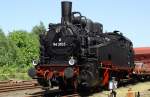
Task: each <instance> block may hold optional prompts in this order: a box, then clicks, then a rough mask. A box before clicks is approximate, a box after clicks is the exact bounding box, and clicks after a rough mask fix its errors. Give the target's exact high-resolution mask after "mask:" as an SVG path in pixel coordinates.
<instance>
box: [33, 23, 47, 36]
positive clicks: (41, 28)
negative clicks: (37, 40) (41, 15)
mask: <svg viewBox="0 0 150 97" xmlns="http://www.w3.org/2000/svg"><path fill="white" fill-rule="evenodd" d="M43 32H46V28H45V26H44V24H43V22H40V24H39V25H36V26H34V27H33V29H32V33H34V34H36V35H39V34H40V33H43Z"/></svg>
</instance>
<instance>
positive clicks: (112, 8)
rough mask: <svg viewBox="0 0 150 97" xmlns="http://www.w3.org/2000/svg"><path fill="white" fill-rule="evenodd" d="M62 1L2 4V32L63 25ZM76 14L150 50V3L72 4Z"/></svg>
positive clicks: (95, 0)
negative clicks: (41, 23)
mask: <svg viewBox="0 0 150 97" xmlns="http://www.w3.org/2000/svg"><path fill="white" fill-rule="evenodd" d="M61 1H62V0H1V2H0V13H1V14H0V28H2V29H3V30H4V31H5V32H6V34H7V33H8V32H11V31H13V30H20V29H23V30H27V31H31V29H32V27H33V26H35V25H37V24H39V22H40V21H42V22H43V23H44V25H45V26H46V27H47V25H48V23H50V22H51V23H57V22H60V18H61V9H60V8H61V6H60V5H61V3H60V2H61ZM70 1H72V2H73V11H80V12H81V13H82V15H84V16H86V17H88V18H90V19H92V20H93V21H95V22H100V23H102V24H103V26H104V31H113V30H120V31H121V32H122V33H123V34H124V35H125V36H127V37H128V38H129V39H131V40H132V41H133V44H134V47H145V46H149V47H150V29H149V28H150V0H70Z"/></svg>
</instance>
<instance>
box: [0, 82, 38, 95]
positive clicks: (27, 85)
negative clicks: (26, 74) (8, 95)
mask: <svg viewBox="0 0 150 97" xmlns="http://www.w3.org/2000/svg"><path fill="white" fill-rule="evenodd" d="M34 88H40V86H39V85H38V84H37V82H36V81H34V80H31V81H12V80H10V81H0V93H2V92H9V91H17V90H26V89H34Z"/></svg>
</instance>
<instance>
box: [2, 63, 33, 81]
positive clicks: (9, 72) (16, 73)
mask: <svg viewBox="0 0 150 97" xmlns="http://www.w3.org/2000/svg"><path fill="white" fill-rule="evenodd" d="M30 67H31V65H29V66H24V65H21V66H16V65H11V66H8V65H5V66H2V67H1V68H0V80H30V79H31V78H30V77H29V76H28V74H27V72H28V69H29V68H30Z"/></svg>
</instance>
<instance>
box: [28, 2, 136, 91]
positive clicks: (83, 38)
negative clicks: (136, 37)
mask: <svg viewBox="0 0 150 97" xmlns="http://www.w3.org/2000/svg"><path fill="white" fill-rule="evenodd" d="M61 8H62V17H61V23H58V24H52V23H50V24H49V30H48V31H47V32H44V33H42V34H40V35H39V37H40V39H39V41H40V56H39V61H38V63H35V62H33V65H35V67H34V68H32V69H30V70H29V75H30V76H31V77H32V78H36V79H37V81H38V82H39V84H40V85H42V86H44V87H53V86H58V87H59V89H60V90H68V89H78V88H81V87H82V88H87V87H88V88H93V87H99V86H108V82H109V81H110V80H111V78H112V77H116V80H117V81H120V80H121V79H124V78H127V77H129V76H130V73H131V72H132V71H133V67H134V60H133V55H134V52H133V45H132V42H131V41H130V40H129V39H128V38H126V37H125V36H123V34H122V33H120V32H119V31H113V32H106V33H104V32H103V25H102V24H101V23H98V22H93V21H92V20H90V19H87V18H86V17H85V16H82V14H81V13H80V12H72V2H69V1H63V2H62V3H61Z"/></svg>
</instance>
